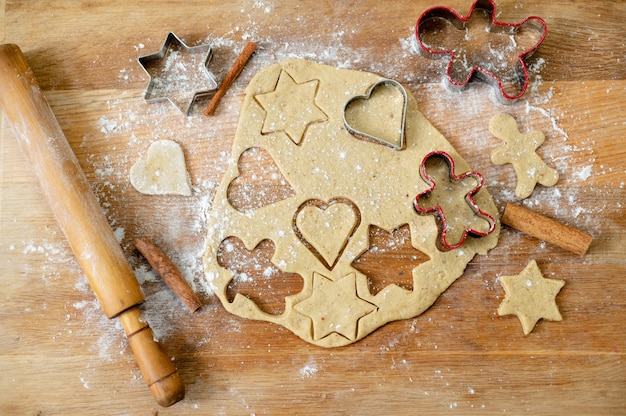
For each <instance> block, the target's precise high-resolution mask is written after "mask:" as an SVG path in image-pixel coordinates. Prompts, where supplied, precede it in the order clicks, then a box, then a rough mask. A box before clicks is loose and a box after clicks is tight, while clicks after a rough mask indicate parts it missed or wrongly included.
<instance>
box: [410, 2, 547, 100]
mask: <svg viewBox="0 0 626 416" xmlns="http://www.w3.org/2000/svg"><path fill="white" fill-rule="evenodd" d="M481 15H482V16H481ZM480 18H486V19H488V22H485V24H486V26H485V27H484V28H482V30H480V31H477V32H474V33H476V34H479V36H480V33H481V32H482V34H483V35H484V36H491V38H493V37H494V36H496V35H500V36H499V37H500V38H501V40H502V42H503V43H504V42H507V41H508V42H509V45H508V46H509V48H513V49H514V50H515V54H512V53H511V54H509V55H510V57H511V58H515V62H514V61H513V59H510V60H511V62H510V64H511V65H510V66H512V67H513V68H512V69H513V73H512V74H511V76H510V77H508V78H507V79H506V80H505V79H503V78H504V77H502V76H501V75H499V73H500V72H502V71H506V70H507V68H498V66H502V64H503V59H506V56H505V55H506V53H502V51H498V50H494V49H493V45H492V42H491V38H490V40H489V41H484V42H482V43H480V45H479V46H478V48H483V50H481V51H479V52H480V53H479V54H472V53H467V51H465V50H464V49H463V48H462V46H463V44H471V45H472V46H473V47H476V46H475V44H473V43H472V41H473V39H471V36H470V34H471V32H470V28H471V25H472V24H475V22H476V21H477V20H479V19H480ZM454 29H456V30H454ZM453 32H457V33H456V34H455V33H453ZM546 33H547V26H546V22H545V21H544V20H543V19H542V18H541V17H538V16H529V17H526V18H525V19H523V20H522V21H521V22H519V23H506V22H500V21H498V20H497V19H496V5H495V2H494V1H493V0H476V1H475V2H474V3H473V4H472V6H471V7H470V10H469V12H468V14H467V16H465V17H463V16H461V15H459V14H458V13H457V12H456V11H455V10H453V9H451V8H449V7H444V6H437V7H432V8H430V9H427V10H426V11H424V12H423V13H422V15H421V16H420V17H419V18H418V19H417V23H416V25H415V36H416V38H417V42H418V44H419V46H420V52H421V53H423V54H424V55H425V56H426V57H429V58H437V57H444V56H449V58H450V62H449V63H448V66H447V68H446V75H445V79H446V80H447V84H448V85H449V86H452V87H458V88H462V87H465V86H466V84H467V83H468V82H469V81H470V79H472V78H473V77H474V78H478V79H481V80H483V81H485V82H487V83H490V84H492V85H494V86H495V87H497V89H498V91H499V93H500V94H499V96H498V98H499V99H500V100H501V101H502V102H504V103H512V102H513V101H515V100H516V99H518V98H520V97H521V96H522V95H524V93H525V92H526V90H527V89H528V83H529V76H528V68H527V67H526V62H525V59H527V58H529V57H530V56H531V55H532V54H533V53H534V52H535V50H537V48H538V47H539V45H540V44H541V43H542V42H543V40H544V39H545V37H546ZM441 34H445V35H450V36H451V37H454V36H456V37H457V41H456V42H453V43H452V44H450V45H444V46H442V47H437V46H433V45H432V44H430V41H431V40H433V39H434V37H437V36H438V35H441ZM485 34H486V35H485ZM507 38H508V40H507ZM526 45H527V46H526ZM518 50H519V52H518ZM489 53H491V54H492V55H494V56H495V58H494V59H493V62H490V61H489V60H488V59H486V60H484V61H483V60H481V61H480V62H478V64H475V63H473V62H468V56H469V61H471V60H474V59H476V58H477V56H476V55H482V56H486V55H488V54H489ZM457 55H461V59H457ZM459 63H460V65H462V66H463V68H461V67H460V66H459ZM506 66H509V65H506ZM457 67H459V68H461V70H459V68H457ZM508 69H509V70H510V69H511V68H508ZM453 72H459V73H461V74H465V73H467V76H465V77H464V78H462V79H460V80H459V79H456V77H455V76H454V74H453ZM505 81H506V83H507V84H510V85H507V87H506V88H505V86H504V82H505ZM520 83H521V87H516V88H515V89H516V90H517V91H516V92H512V93H511V92H507V89H509V88H512V87H514V86H516V84H517V85H519V84H520Z"/></svg>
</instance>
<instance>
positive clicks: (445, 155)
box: [413, 150, 496, 250]
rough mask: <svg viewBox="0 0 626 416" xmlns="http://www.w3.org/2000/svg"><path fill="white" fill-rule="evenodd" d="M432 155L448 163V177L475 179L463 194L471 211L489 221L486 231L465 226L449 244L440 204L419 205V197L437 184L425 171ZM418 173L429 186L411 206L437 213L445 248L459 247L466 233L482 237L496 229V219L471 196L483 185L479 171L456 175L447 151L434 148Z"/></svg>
mask: <svg viewBox="0 0 626 416" xmlns="http://www.w3.org/2000/svg"><path fill="white" fill-rule="evenodd" d="M433 157H439V158H441V159H443V160H444V161H445V162H446V163H447V164H448V170H449V176H450V179H452V180H454V181H457V180H463V179H464V178H467V177H472V178H474V179H475V180H476V182H477V185H476V186H475V187H474V188H472V189H471V190H470V191H469V192H467V194H466V195H465V202H467V204H468V205H469V206H470V208H471V209H472V211H474V213H475V214H476V216H478V217H480V218H482V219H484V220H486V221H487V222H488V223H489V228H488V230H487V231H480V230H475V229H473V228H465V229H464V230H463V234H462V236H461V239H460V240H459V241H458V242H457V243H455V244H450V243H449V242H448V240H447V238H446V237H447V232H448V230H449V225H448V219H447V218H446V213H445V212H444V209H443V208H442V207H441V205H434V206H430V207H424V206H422V205H420V202H419V200H420V198H422V197H424V196H427V195H428V194H430V193H431V192H432V191H433V190H434V189H435V187H436V186H437V184H436V183H435V181H434V180H433V178H432V177H431V176H430V175H429V174H428V173H427V172H426V162H427V161H428V160H429V159H430V158H433ZM420 175H421V176H422V179H424V181H425V182H426V183H427V184H428V185H429V188H428V189H426V190H425V191H423V192H420V193H419V194H417V196H416V197H415V199H414V201H413V206H414V208H415V210H416V211H417V212H418V213H420V214H428V213H436V214H438V215H439V219H440V221H441V225H442V230H441V244H442V245H443V247H445V248H446V249H447V250H453V249H455V248H459V247H461V246H462V245H463V243H465V240H466V239H467V236H468V235H472V236H474V237H484V236H486V235H489V234H491V233H492V232H493V231H494V230H495V229H496V221H495V219H494V218H493V216H491V215H490V214H488V213H486V212H484V211H483V210H481V209H480V207H479V206H478V204H477V203H476V201H475V200H474V198H473V196H474V195H475V194H476V193H477V192H478V191H479V190H480V188H482V186H483V182H484V179H483V176H482V175H481V174H480V173H478V172H474V171H469V172H465V173H462V174H460V175H456V174H455V173H454V159H452V157H451V156H450V155H449V154H448V153H446V152H444V151H441V150H436V151H433V152H430V153H428V154H427V155H426V156H424V159H422V163H421V165H420Z"/></svg>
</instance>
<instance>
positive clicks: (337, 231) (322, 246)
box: [294, 198, 361, 270]
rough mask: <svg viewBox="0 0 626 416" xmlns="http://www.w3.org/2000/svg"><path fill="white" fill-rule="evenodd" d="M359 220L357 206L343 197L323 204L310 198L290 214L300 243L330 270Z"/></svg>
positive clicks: (359, 215)
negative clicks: (292, 214)
mask: <svg viewBox="0 0 626 416" xmlns="http://www.w3.org/2000/svg"><path fill="white" fill-rule="evenodd" d="M360 223H361V214H360V212H359V209H358V208H357V206H356V205H355V204H354V203H353V202H352V201H350V200H348V199H345V198H335V199H332V200H331V201H330V202H328V203H326V202H324V201H321V200H319V199H310V200H308V201H306V202H305V203H304V204H302V205H301V206H300V208H299V209H298V210H297V211H296V214H295V216H294V231H295V232H296V235H297V236H298V238H299V239H300V240H301V241H302V242H303V243H304V245H305V246H306V247H307V248H308V249H309V250H310V251H311V252H312V253H313V254H315V256H316V257H317V258H318V259H319V260H320V262H322V263H323V264H324V266H326V268H327V269H329V270H332V269H333V267H335V265H336V264H337V261H338V260H339V258H340V257H341V254H342V253H343V251H344V250H345V248H346V246H347V245H348V241H349V240H350V237H352V235H353V234H354V232H355V231H356V229H357V228H358V227H359V224H360Z"/></svg>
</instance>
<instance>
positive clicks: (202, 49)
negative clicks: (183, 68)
mask: <svg viewBox="0 0 626 416" xmlns="http://www.w3.org/2000/svg"><path fill="white" fill-rule="evenodd" d="M175 44H178V45H180V46H181V47H182V49H184V50H185V51H186V52H187V53H206V58H205V59H204V62H203V65H202V68H203V69H204V70H205V74H206V75H207V78H208V80H209V81H208V82H209V86H208V87H207V89H202V90H199V91H194V92H193V95H192V97H191V99H190V100H189V103H188V104H187V106H186V108H185V110H184V111H183V109H182V108H180V107H178V105H176V103H175V102H174V101H173V100H172V99H171V98H170V97H169V96H157V97H154V98H149V97H150V94H151V93H152V91H153V89H154V79H153V77H152V74H150V73H149V72H148V70H147V69H146V65H147V64H148V63H150V62H153V61H159V60H162V59H163V58H164V57H165V55H166V54H167V51H168V50H169V49H170V48H171V47H172V45H175ZM212 57H213V48H212V47H211V45H210V44H204V45H198V46H187V44H185V42H183V41H182V40H180V38H179V37H178V36H176V35H175V34H174V33H173V32H169V33H168V34H167V37H166V38H165V41H164V42H163V45H162V46H161V49H160V50H158V51H157V52H154V53H150V54H147V55H142V56H140V57H138V58H137V60H138V61H139V64H140V65H141V67H142V68H143V70H144V71H145V73H146V74H147V75H148V77H149V78H150V80H149V81H148V87H147V88H146V92H145V94H144V100H146V102H147V103H156V102H161V101H169V102H170V103H172V104H173V105H174V107H176V108H178V109H179V110H180V111H181V112H182V113H183V114H185V115H189V110H190V109H191V106H192V104H193V102H194V101H195V99H196V98H197V97H199V96H202V95H206V94H207V93H209V92H210V91H213V90H215V89H217V82H216V81H215V77H214V76H213V74H212V73H211V71H209V62H210V61H211V58H212Z"/></svg>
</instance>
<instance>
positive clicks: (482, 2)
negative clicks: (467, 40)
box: [415, 0, 548, 102]
mask: <svg viewBox="0 0 626 416" xmlns="http://www.w3.org/2000/svg"><path fill="white" fill-rule="evenodd" d="M477 8H478V9H483V10H487V11H488V12H489V11H490V15H491V23H492V24H493V25H495V26H501V27H520V26H522V25H523V24H525V23H526V22H528V21H529V20H538V21H539V23H540V24H541V26H542V33H541V38H540V39H539V41H538V42H537V43H536V44H535V45H534V46H533V47H532V48H529V49H527V50H525V51H523V52H522V53H520V54H519V55H518V56H517V60H518V62H519V64H520V65H521V67H522V72H523V74H524V85H523V86H522V90H521V92H520V93H519V94H517V95H509V94H507V93H506V92H505V91H504V88H503V87H502V82H501V81H500V78H498V77H497V76H496V75H495V74H493V73H492V72H490V71H487V70H486V69H484V68H482V67H480V66H479V65H474V66H473V67H472V69H471V70H470V71H469V74H468V76H467V78H466V79H465V80H463V81H461V82H455V81H454V80H453V79H452V77H451V76H450V73H451V69H452V62H453V60H454V51H453V50H451V49H445V50H433V49H430V48H429V47H428V46H426V45H424V43H422V40H421V39H420V35H419V25H420V22H421V21H422V19H424V17H425V16H426V15H428V14H432V13H433V12H434V11H441V12H443V13H449V14H451V15H453V16H454V17H455V18H457V19H459V20H460V21H461V22H463V23H465V22H467V21H468V20H469V19H470V18H471V17H472V13H474V10H475V9H477ZM547 32H548V26H547V25H546V22H545V20H543V19H542V18H541V17H539V16H528V17H526V18H525V19H524V20H522V21H521V22H519V23H506V22H500V21H498V20H497V19H496V3H495V1H494V0H476V1H474V3H473V4H472V6H471V7H470V9H469V12H468V13H467V16H466V17H463V16H461V15H460V14H458V13H457V12H456V11H455V10H454V9H452V8H451V7H446V6H435V7H431V8H429V9H427V10H426V11H424V12H423V13H422V14H421V15H420V17H419V18H418V19H417V23H416V24H415V37H416V39H417V43H418V44H419V46H420V48H421V49H422V50H424V51H426V52H428V53H429V54H432V55H450V62H448V66H447V68H446V79H447V81H448V82H449V83H450V84H452V85H454V86H456V87H463V86H465V85H466V84H467V83H468V82H469V81H470V79H471V78H472V76H473V75H474V73H475V72H476V71H478V72H480V73H482V74H484V75H485V76H487V77H488V78H489V79H491V80H493V81H495V82H496V83H497V86H498V90H499V91H500V95H501V96H502V97H503V98H504V99H505V100H506V101H507V102H513V101H515V100H517V99H518V98H520V97H521V96H522V95H524V93H526V90H527V89H528V83H529V77H528V68H527V67H526V63H525V62H524V58H525V57H526V56H530V55H532V53H533V52H534V51H535V50H537V48H538V47H539V45H541V44H542V43H543V40H544V39H545V38H546V35H547Z"/></svg>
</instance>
